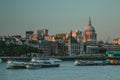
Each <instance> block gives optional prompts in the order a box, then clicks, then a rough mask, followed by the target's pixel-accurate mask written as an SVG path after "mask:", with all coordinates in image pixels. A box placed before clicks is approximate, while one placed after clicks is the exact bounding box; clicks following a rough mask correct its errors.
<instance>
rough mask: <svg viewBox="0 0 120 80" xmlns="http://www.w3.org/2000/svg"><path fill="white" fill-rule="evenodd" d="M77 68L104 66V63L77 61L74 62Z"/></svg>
mask: <svg viewBox="0 0 120 80" xmlns="http://www.w3.org/2000/svg"><path fill="white" fill-rule="evenodd" d="M74 65H76V66H93V65H96V66H97V65H104V62H103V61H94V60H76V61H75V62H74Z"/></svg>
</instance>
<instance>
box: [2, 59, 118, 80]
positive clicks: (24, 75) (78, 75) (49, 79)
mask: <svg viewBox="0 0 120 80" xmlns="http://www.w3.org/2000/svg"><path fill="white" fill-rule="evenodd" d="M0 80H120V65H117V66H74V65H73V62H72V61H65V62H62V63H60V67H59V68H41V69H35V70H28V69H14V70H7V69H6V68H5V63H0Z"/></svg>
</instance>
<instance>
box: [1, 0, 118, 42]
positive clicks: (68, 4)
mask: <svg viewBox="0 0 120 80" xmlns="http://www.w3.org/2000/svg"><path fill="white" fill-rule="evenodd" d="M119 3H120V0H109V1H108V0H99V1H98V0H0V12H1V13H0V35H15V34H16V35H17V34H20V35H22V36H25V31H29V30H33V31H35V32H36V31H37V30H38V29H43V28H44V29H48V30H49V34H52V35H54V34H57V33H68V32H70V31H71V30H76V29H78V30H81V31H84V29H85V27H86V26H87V24H88V19H89V16H90V17H91V21H92V25H93V26H94V28H95V30H96V33H97V36H98V37H97V39H98V40H103V41H106V40H108V38H109V39H110V41H111V40H113V39H114V38H118V37H119V36H120V35H119V34H120V31H119V29H120V27H119V25H120V22H119V21H120V15H119V14H120V9H119V7H120V5H119Z"/></svg>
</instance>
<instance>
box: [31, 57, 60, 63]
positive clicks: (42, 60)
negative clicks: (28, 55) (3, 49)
mask: <svg viewBox="0 0 120 80" xmlns="http://www.w3.org/2000/svg"><path fill="white" fill-rule="evenodd" d="M31 62H42V63H56V62H62V60H60V59H57V58H49V59H35V58H33V59H32V60H31Z"/></svg>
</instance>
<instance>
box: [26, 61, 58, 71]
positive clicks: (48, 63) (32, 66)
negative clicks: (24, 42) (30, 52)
mask: <svg viewBox="0 0 120 80" xmlns="http://www.w3.org/2000/svg"><path fill="white" fill-rule="evenodd" d="M45 67H59V64H56V63H55V62H54V61H53V60H52V59H32V60H31V62H30V63H29V64H27V65H26V68H27V69H39V68H45Z"/></svg>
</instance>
